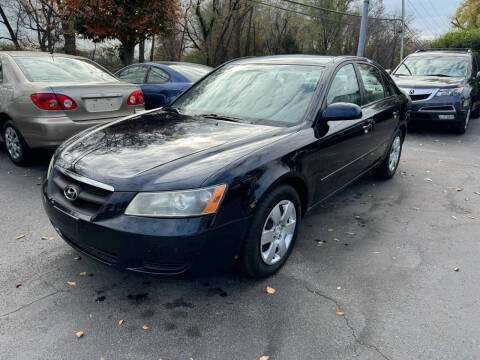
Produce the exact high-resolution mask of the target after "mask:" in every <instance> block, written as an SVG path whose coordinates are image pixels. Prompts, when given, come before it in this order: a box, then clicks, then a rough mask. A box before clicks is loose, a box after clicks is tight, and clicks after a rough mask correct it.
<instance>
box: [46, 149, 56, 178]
mask: <svg viewBox="0 0 480 360" xmlns="http://www.w3.org/2000/svg"><path fill="white" fill-rule="evenodd" d="M54 162H55V155H53V156H52V160H50V164H49V165H48V170H47V180H48V178H49V177H50V172H51V171H52V168H53V163H54Z"/></svg>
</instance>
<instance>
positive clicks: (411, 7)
mask: <svg viewBox="0 0 480 360" xmlns="http://www.w3.org/2000/svg"><path fill="white" fill-rule="evenodd" d="M461 2H462V0H405V13H406V15H407V16H408V15H410V16H413V18H414V20H413V23H412V25H413V27H414V28H415V29H418V30H419V31H420V32H421V37H422V38H427V39H430V38H433V37H434V36H436V35H438V34H442V33H444V32H446V31H448V30H449V26H450V17H451V16H452V15H454V14H455V11H456V10H457V8H458V6H459V5H460V3H461ZM383 3H384V5H385V9H386V10H387V12H388V13H390V14H394V13H397V12H398V14H400V11H401V9H402V0H383Z"/></svg>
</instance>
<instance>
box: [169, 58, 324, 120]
mask: <svg viewBox="0 0 480 360" xmlns="http://www.w3.org/2000/svg"><path fill="white" fill-rule="evenodd" d="M323 71H324V68H323V67H318V66H298V65H260V64H246V65H233V64H232V65H227V66H225V67H223V68H221V69H219V70H218V71H216V72H214V73H213V74H211V75H209V76H207V77H206V78H205V79H204V80H203V81H201V82H200V83H198V84H197V85H195V86H194V87H193V88H191V89H190V90H189V91H188V92H186V93H185V94H184V95H182V96H181V97H179V98H178V99H177V100H176V101H175V102H174V103H173V104H172V106H171V107H173V108H176V109H179V110H181V111H182V112H184V113H187V114H192V115H195V114H219V115H226V116H231V117H236V118H249V119H261V120H270V121H275V122H283V123H289V124H295V123H298V122H300V121H301V119H302V118H303V116H304V114H305V112H306V110H307V108H308V105H309V103H310V100H311V99H312V96H313V93H314V91H315V88H316V86H317V84H318V82H319V80H320V77H321V75H322V73H323Z"/></svg>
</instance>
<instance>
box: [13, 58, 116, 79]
mask: <svg viewBox="0 0 480 360" xmlns="http://www.w3.org/2000/svg"><path fill="white" fill-rule="evenodd" d="M14 59H15V62H16V63H17V64H18V65H19V66H20V68H21V69H22V71H23V73H24V74H25V76H26V77H27V78H28V80H30V81H32V82H67V83H69V82H71V83H78V82H82V83H86V82H87V83H89V82H110V81H118V80H117V79H116V78H115V77H113V76H112V75H110V74H109V73H108V72H106V71H105V70H103V69H102V68H100V67H99V66H97V65H95V64H94V63H93V62H90V61H89V60H83V59H74V58H67V57H58V56H54V57H51V56H18V57H15V58H14Z"/></svg>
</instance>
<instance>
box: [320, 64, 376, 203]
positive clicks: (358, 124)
mask: <svg viewBox="0 0 480 360" xmlns="http://www.w3.org/2000/svg"><path fill="white" fill-rule="evenodd" d="M360 89H361V88H360V84H359V81H358V77H357V73H356V71H355V67H354V65H353V63H348V64H345V65H342V66H341V67H340V68H339V69H338V70H337V71H336V73H335V74H334V75H333V79H332V81H331V83H330V87H329V89H328V90H327V95H326V97H325V99H324V105H323V107H322V108H326V107H327V106H328V105H331V104H333V103H338V102H347V103H353V104H357V105H359V106H360V105H361V104H362V96H361V91H360ZM317 121H319V122H321V121H324V120H322V119H318V120H317ZM322 127H323V128H324V129H325V130H324V134H322V133H320V134H319V139H318V141H317V142H316V144H315V146H316V148H315V150H314V151H315V156H312V160H313V164H311V166H312V167H313V168H314V170H315V181H316V191H315V195H314V201H320V200H322V199H323V198H325V197H327V196H329V195H331V194H332V193H333V192H335V191H336V190H338V189H340V188H341V187H343V186H345V185H346V184H348V183H349V182H351V181H352V180H354V179H355V178H356V177H358V176H359V175H360V174H361V173H362V172H363V171H364V170H366V165H365V164H366V162H365V160H364V159H365V157H367V156H369V154H370V152H371V151H372V133H371V131H372V129H373V126H372V124H371V119H370V118H368V117H362V118H361V119H354V120H343V121H329V122H327V123H324V124H323V123H317V124H316V128H317V129H322ZM320 132H322V130H320Z"/></svg>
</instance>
